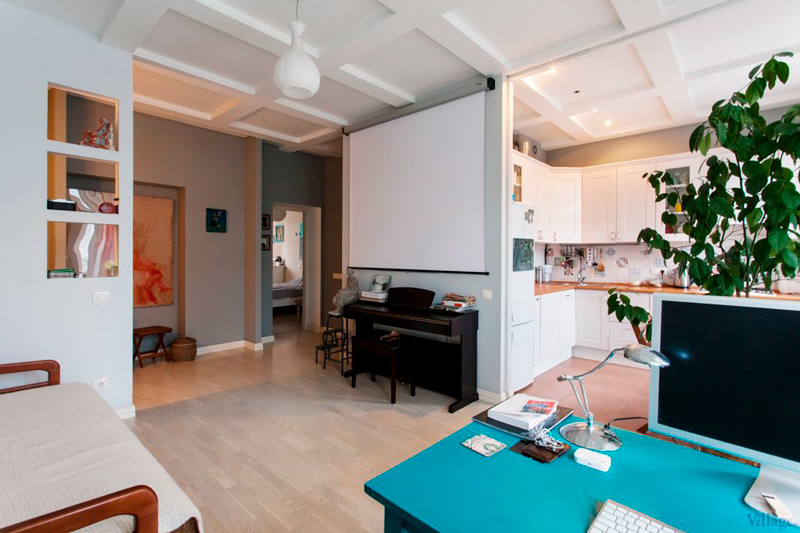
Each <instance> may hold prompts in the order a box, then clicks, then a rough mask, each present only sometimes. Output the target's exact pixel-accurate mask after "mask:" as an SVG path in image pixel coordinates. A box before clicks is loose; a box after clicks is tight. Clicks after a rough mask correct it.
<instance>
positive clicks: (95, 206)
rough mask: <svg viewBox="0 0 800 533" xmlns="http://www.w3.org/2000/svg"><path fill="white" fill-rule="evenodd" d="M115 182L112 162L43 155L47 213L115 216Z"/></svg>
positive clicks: (117, 193)
mask: <svg viewBox="0 0 800 533" xmlns="http://www.w3.org/2000/svg"><path fill="white" fill-rule="evenodd" d="M118 183H119V179H118V164H117V163H116V162H110V161H101V160H98V159H88V158H83V157H75V156H70V155H65V154H60V153H52V152H51V153H48V154H47V208H48V210H50V211H55V212H60V213H71V212H73V213H74V212H77V213H103V214H107V215H115V214H116V212H117V203H118V202H117V199H118V198H119V185H118Z"/></svg>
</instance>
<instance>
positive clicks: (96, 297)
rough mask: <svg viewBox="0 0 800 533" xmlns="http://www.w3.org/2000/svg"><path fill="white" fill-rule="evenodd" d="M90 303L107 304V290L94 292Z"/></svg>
mask: <svg viewBox="0 0 800 533" xmlns="http://www.w3.org/2000/svg"><path fill="white" fill-rule="evenodd" d="M92 303H94V304H107V303H108V291H101V292H96V293H94V294H93V295H92Z"/></svg>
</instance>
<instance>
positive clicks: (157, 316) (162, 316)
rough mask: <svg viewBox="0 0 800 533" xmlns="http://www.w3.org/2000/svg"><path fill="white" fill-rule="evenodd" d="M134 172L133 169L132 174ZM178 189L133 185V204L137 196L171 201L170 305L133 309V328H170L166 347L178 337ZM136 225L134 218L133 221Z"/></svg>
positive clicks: (147, 343) (149, 342) (148, 343)
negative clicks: (170, 331)
mask: <svg viewBox="0 0 800 533" xmlns="http://www.w3.org/2000/svg"><path fill="white" fill-rule="evenodd" d="M135 172H136V170H135V169H134V173H135ZM178 192H179V191H178V189H176V188H175V187H164V186H157V185H143V184H141V183H134V184H133V196H134V200H133V201H134V202H135V201H136V197H137V196H152V197H156V198H169V199H170V200H172V209H173V211H172V214H173V217H174V221H173V226H172V235H173V239H174V240H173V248H172V281H173V283H172V304H171V305H159V306H156V307H134V308H133V327H135V328H141V327H146V326H167V327H170V328H172V333H169V334H167V335H166V337H165V338H166V340H167V346H169V344H170V343H171V342H172V341H173V340H175V338H176V337H177V336H178V323H179V315H178V313H179V309H178V307H179V305H178V302H179V301H180V298H181V294H180V292H179V291H180V269H181V264H180V258H179V257H178V255H179V254H178V219H179V218H180V213H179V212H178ZM133 224H134V226H135V225H136V217H135V216H134V219H133ZM155 343H156V339H155V338H154V337H148V338H146V339H145V340H144V341H143V342H142V349H150V348H153V347H154V346H155Z"/></svg>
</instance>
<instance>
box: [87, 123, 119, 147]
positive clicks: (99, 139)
mask: <svg viewBox="0 0 800 533" xmlns="http://www.w3.org/2000/svg"><path fill="white" fill-rule="evenodd" d="M81 145H83V146H91V147H92V148H102V149H103V150H113V149H114V126H112V125H111V122H109V120H108V119H107V118H105V117H101V118H100V127H98V128H97V129H96V130H83V138H81Z"/></svg>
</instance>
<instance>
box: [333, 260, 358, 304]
mask: <svg viewBox="0 0 800 533" xmlns="http://www.w3.org/2000/svg"><path fill="white" fill-rule="evenodd" d="M357 300H358V279H357V278H356V276H355V273H354V272H353V269H352V268H348V269H347V286H346V287H345V288H344V289H340V290H339V292H337V293H336V296H334V297H333V305H335V306H336V310H335V311H334V313H335V314H336V315H341V314H342V308H343V307H344V306H345V305H347V304H351V303H353V302H355V301H357Z"/></svg>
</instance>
